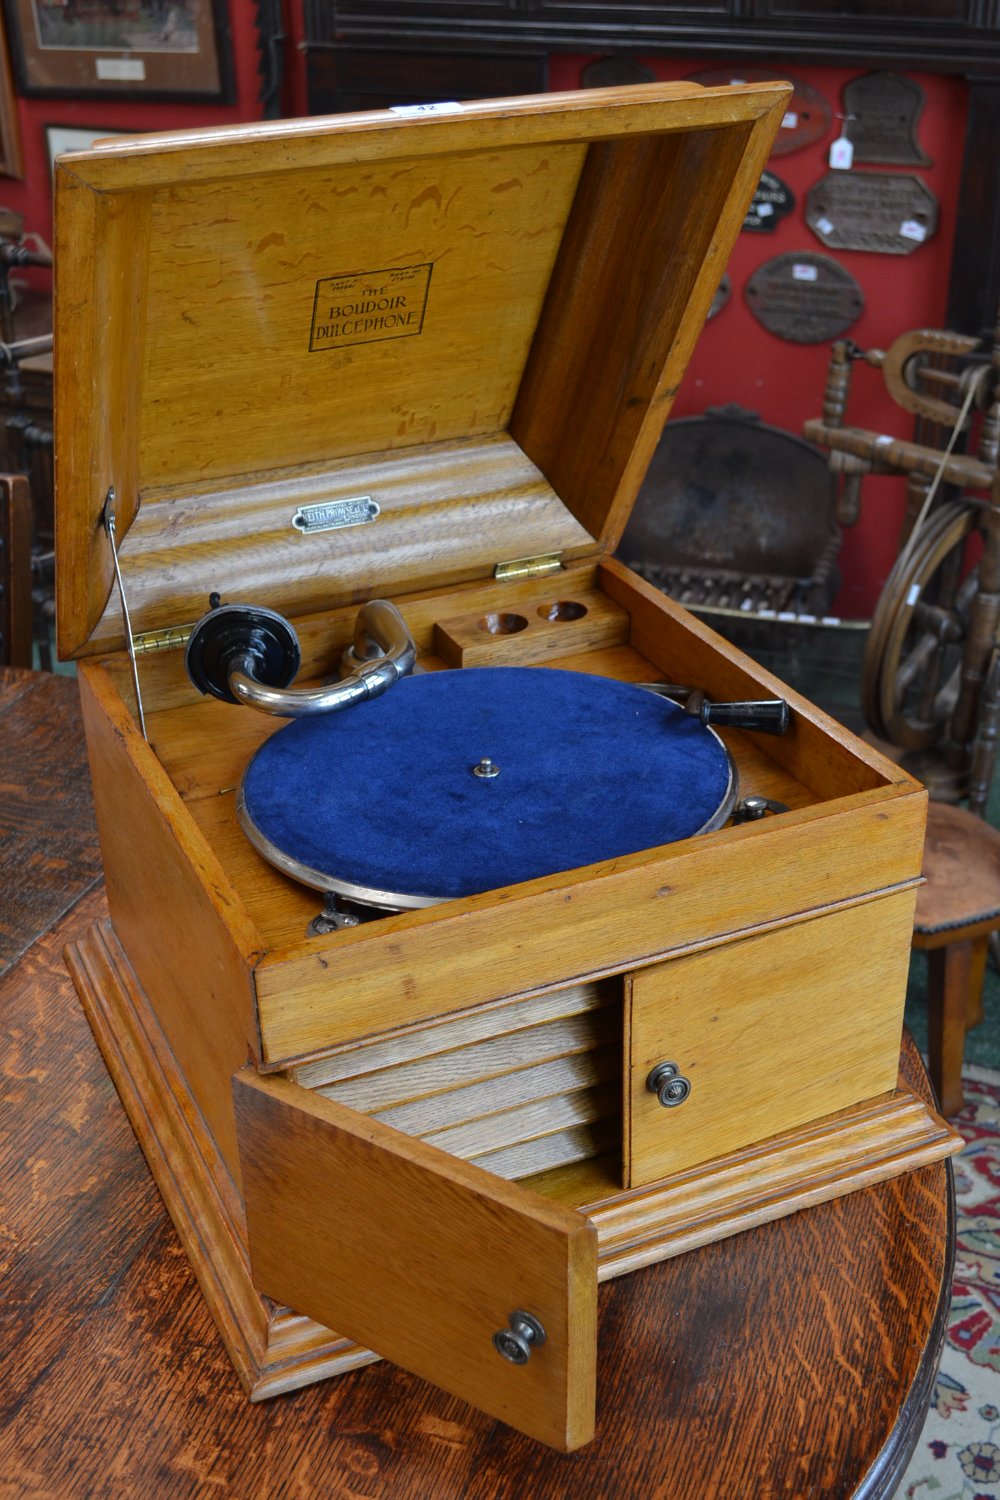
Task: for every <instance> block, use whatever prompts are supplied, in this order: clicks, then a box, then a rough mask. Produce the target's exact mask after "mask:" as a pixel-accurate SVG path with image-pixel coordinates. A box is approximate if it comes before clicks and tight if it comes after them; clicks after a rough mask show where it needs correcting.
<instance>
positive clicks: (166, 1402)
mask: <svg viewBox="0 0 1000 1500" xmlns="http://www.w3.org/2000/svg"><path fill="white" fill-rule="evenodd" d="M81 745H82V741H81V731H80V723H79V716H78V712H77V709H76V700H75V685H74V684H73V683H72V681H71V680H69V679H58V678H52V677H44V676H42V675H41V674H38V675H33V674H28V673H16V672H11V671H5V672H0V766H2V770H0V859H2V866H0V868H2V875H0V1034H2V1035H3V1037H4V1043H3V1047H2V1049H0V1330H2V1338H0V1496H2V1497H3V1500H8V1497H14V1496H30V1497H32V1500H48V1497H52V1500H56V1497H58V1500H77V1497H80V1500H83V1497H86V1500H99V1497H105V1496H106V1497H116V1500H117V1497H121V1496H129V1497H132V1496H141V1497H146V1496H161V1495H162V1496H169V1497H170V1500H184V1497H187V1496H191V1497H195V1496H198V1497H201V1496H208V1495H212V1496H218V1497H220V1500H228V1497H232V1500H264V1497H267V1500H278V1497H282V1496H289V1497H301V1500H312V1497H319V1496H324V1497H326V1496H344V1497H352V1500H361V1497H365V1500H383V1497H386V1500H389V1497H402V1496H405V1497H410V1496H419V1497H423V1496H432V1495H433V1496H434V1497H435V1500H450V1497H454V1500H458V1497H462V1500H485V1497H491V1500H493V1497H509V1500H523V1497H527V1496H530V1497H532V1500H549V1497H553V1500H554V1497H567V1500H569V1497H571V1496H572V1497H587V1500H590V1497H601V1500H619V1497H622V1500H623V1497H627V1496H636V1497H639V1496H642V1497H644V1500H655V1497H661V1496H662V1497H666V1496H670V1497H672V1500H712V1497H716V1496H718V1497H727V1500H728V1497H732V1496H741V1497H744V1496H745V1497H747V1500H765V1497H769V1496H779V1495H781V1496H792V1497H817V1500H818V1497H823V1500H837V1497H846V1496H849V1495H855V1496H863V1497H866V1500H874V1497H882V1496H888V1495H891V1494H892V1493H893V1490H894V1488H895V1486H896V1484H897V1482H898V1480H899V1478H900V1475H901V1474H902V1471H903V1469H904V1467H905V1464H906V1461H907V1458H908V1457H909V1454H910V1452H911V1451H912V1448H913V1446H914V1444H915V1442H916V1440H917V1437H918V1435H919V1432H920V1429H921V1426H922V1423H923V1418H924V1415H925V1412H926V1409H927V1405H928V1401H929V1398H930V1392H931V1387H932V1384H933V1378H934V1374H935V1371H936V1367H937V1361H938V1357H939V1353H940V1346H941V1342H942V1339H943V1336H944V1327H945V1318H946V1314H947V1311H948V1306H949V1299H950V1284H951V1255H952V1248H951V1247H952V1243H953V1231H952V1213H951V1206H950V1205H951V1191H950V1181H951V1178H950V1168H949V1167H947V1166H946V1165H943V1164H938V1165H935V1166H931V1167H926V1168H924V1169H922V1170H921V1171H920V1172H917V1173H915V1174H912V1175H910V1176H908V1177H905V1178H900V1179H897V1180H895V1181H893V1182H889V1183H885V1184H882V1185H880V1186H877V1187H873V1188H869V1189H867V1190H865V1191H864V1192H860V1193H856V1194H854V1195H852V1196H850V1197H848V1198H843V1199H840V1200H838V1201H836V1202H833V1203H827V1204H823V1205H821V1206H820V1207H818V1208H815V1209H812V1210H810V1211H808V1212H806V1213H802V1214H798V1215H796V1216H794V1217H792V1218H788V1219H784V1220H781V1221H780V1222H778V1223H775V1224H770V1225H766V1226H765V1227H762V1228H760V1229H756V1230H753V1231H750V1232H749V1233H746V1234H744V1235H741V1236H739V1237H737V1238H735V1239H731V1240H728V1241H724V1242H722V1243H720V1244H715V1245H711V1246H709V1247H707V1248H706V1249H702V1250H698V1251H696V1252H694V1253H692V1254H689V1255H686V1256H681V1257H679V1258H677V1259H675V1260H672V1261H667V1262H664V1263H662V1264H660V1265H658V1266H654V1267H651V1268H650V1269H647V1270H644V1271H641V1272H638V1273H636V1274H634V1275H631V1276H626V1277H622V1278H620V1279H619V1280H617V1281H614V1282H611V1283H608V1284H607V1285H605V1286H603V1287H602V1288H601V1290H600V1324H599V1376H598V1429H597V1436H596V1438H595V1440H594V1441H593V1442H592V1443H591V1444H589V1445H588V1446H587V1447H586V1448H584V1449H582V1450H581V1451H580V1452H578V1453H576V1454H573V1455H571V1456H569V1457H566V1456H563V1455H559V1454H556V1453H554V1452H551V1451H549V1450H548V1449H545V1448H543V1447H541V1446H540V1445H539V1444H537V1443H535V1442H532V1441H530V1440H529V1439H527V1438H522V1437H520V1436H518V1435H517V1434H514V1433H512V1432H511V1431H510V1430H508V1429H507V1428H505V1427H504V1426H502V1425H501V1424H500V1423H498V1422H495V1421H493V1420H492V1419H490V1418H488V1417H485V1416H482V1415H480V1414H479V1413H477V1412H475V1411H473V1410H472V1409H470V1408H469V1407H467V1406H465V1405H464V1404H463V1403H462V1402H460V1401H458V1400H455V1399H454V1398H452V1397H449V1396H446V1395H443V1394H442V1393H440V1392H438V1391H437V1390H435V1389H433V1388H432V1387H430V1386H428V1385H426V1384H424V1383H423V1382H422V1381H419V1380H417V1379H416V1378H414V1377H411V1376H409V1375H406V1374H404V1373H402V1372H401V1371H399V1370H395V1369H393V1368H392V1367H390V1366H389V1365H386V1364H375V1365H371V1366H369V1367H367V1368H365V1369H362V1370H359V1371H356V1372H354V1373H353V1374H350V1375H346V1376H342V1377H340V1378H339V1379H337V1380H335V1381H332V1382H328V1383H326V1384H323V1385H318V1386H312V1387H310V1388H309V1389H307V1390H304V1391H300V1392H298V1393H296V1394H293V1395H291V1396H284V1397H280V1398H278V1399H277V1400H275V1401H272V1402H269V1403H267V1404H264V1405H261V1406H251V1405H249V1404H248V1403H247V1401H246V1399H245V1398H244V1396H243V1393H242V1391H241V1389H240V1387H239V1385H238V1383H237V1380H236V1377H235V1375H234V1374H233V1372H232V1368H231V1367H230V1365H229V1362H228V1360H227V1358H226V1356H225V1354H224V1352H223V1349H222V1345H221V1342H220V1340H219V1338H218V1336H217V1335H216V1333H215V1329H214V1326H213V1324H212V1322H211V1320H210V1318H209V1316H208V1313H207V1311H206V1309H205V1306H204V1304H203V1303H202V1301H201V1298H200V1295H199V1293H198V1290H197V1286H196V1285H195V1282H194V1278H193V1276H192V1273H191V1271H190V1270H189V1268H188V1265H187V1262H186V1260H185V1259H184V1257H183V1254H182V1252H181V1250H180V1246H179V1244H178V1242H177V1239H176V1237H175V1235H174V1232H173V1229H172V1227H171V1225H170V1222H169V1220H168V1219H167V1217H166V1214H165V1211H164V1209H163V1206H162V1204H161V1202H160V1199H159V1196H158V1194H157V1191H156V1188H155V1186H154V1185H153V1182H152V1179H151V1178H150V1176H149V1173H148V1171H147V1170H146V1167H145V1164H144V1162H143V1159H142V1156H141V1154H140V1152H139V1149H138V1146H137V1145H136V1142H135V1139H134V1137H133V1135H132V1132H131V1130H130V1128H129V1125H128V1122H127V1120H126V1118H125V1115H124V1112H123V1111H122V1108H121V1106H120V1104H119V1103H118V1099H117V1096H116V1095H115V1092H114V1089H113V1087H112V1085H111V1083H110V1081H109V1079H108V1076H107V1074H106V1072H105V1070H104V1066H103V1063H102V1061H101V1058H100V1056H99V1054H98V1052H97V1049H96V1047H95V1045H94V1043H93V1041H92V1039H91V1037H90V1033H89V1031H88V1029H87V1025H86V1022H85V1021H84V1018H83V1015H82V1012H81V1011H80V1008H79V1006H78V1004H77V1001H76V996H75V993H74V991H73V987H72V985H71V984H70V981H69V979H68V977H67V975H66V973H65V971H64V968H63V964H62V950H63V948H64V946H65V945H66V943H67V942H71V941H73V940H74V939H75V938H76V937H78V936H79V935H80V934H81V933H82V932H83V931H84V930H85V929H86V927H87V926H88V925H89V924H90V923H91V922H92V921H94V920H95V918H97V917H99V916H101V915H102V913H103V911H104V906H103V895H102V892H101V888H100V885H99V883H98V880H99V875H98V868H99V867H98V863H97V854H96V845H95V840H94V829H93V814H92V810H91V808H90V804H89V800H88V796H87V781H86V771H85V763H84V758H83V754H82V748H81ZM176 937H177V941H179V942H183V940H184V935H183V933H178V934H177V935H176ZM902 1066H903V1068H904V1069H905V1070H906V1071H907V1073H908V1075H909V1076H910V1077H911V1078H912V1079H916V1080H918V1081H919V1083H920V1086H921V1087H923V1088H925V1089H926V1079H925V1078H924V1076H923V1073H922V1070H921V1068H920V1064H919V1060H918V1058H917V1055H916V1053H915V1050H914V1048H913V1045H912V1043H911V1042H909V1041H907V1042H906V1044H905V1046H904V1049H903V1058H902Z"/></svg>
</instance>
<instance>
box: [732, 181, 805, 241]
mask: <svg viewBox="0 0 1000 1500" xmlns="http://www.w3.org/2000/svg"><path fill="white" fill-rule="evenodd" d="M794 207H795V194H794V193H793V192H792V190H791V188H790V187H789V186H788V183H787V182H782V180H781V178H780V177H779V176H778V175H777V174H776V173H775V172H762V173H761V174H760V182H758V184H757V191H756V192H755V193H754V195H753V202H752V203H751V204H750V207H749V208H748V209H747V216H746V218H745V219H744V220H743V228H744V229H752V230H754V231H755V232H756V233H757V234H770V233H771V231H772V230H774V229H776V228H777V226H778V220H779V219H783V218H784V217H785V215H786V214H790V213H791V211H792V209H793V208H794Z"/></svg>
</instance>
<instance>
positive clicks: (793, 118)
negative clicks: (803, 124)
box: [781, 109, 799, 130]
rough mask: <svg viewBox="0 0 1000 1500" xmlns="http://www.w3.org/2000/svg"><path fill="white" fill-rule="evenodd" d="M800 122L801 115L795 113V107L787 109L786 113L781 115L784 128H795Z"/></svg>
mask: <svg viewBox="0 0 1000 1500" xmlns="http://www.w3.org/2000/svg"><path fill="white" fill-rule="evenodd" d="M798 123H799V117H798V115H797V114H796V113H795V111H794V109H788V110H786V111H785V113H784V114H783V115H782V117H781V128H782V130H794V129H795V127H796V125H797V124H798Z"/></svg>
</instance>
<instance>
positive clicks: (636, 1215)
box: [66, 922, 958, 1401]
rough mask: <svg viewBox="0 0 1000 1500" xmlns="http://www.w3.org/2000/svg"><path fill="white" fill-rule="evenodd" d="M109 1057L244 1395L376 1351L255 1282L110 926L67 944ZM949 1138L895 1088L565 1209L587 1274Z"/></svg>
mask: <svg viewBox="0 0 1000 1500" xmlns="http://www.w3.org/2000/svg"><path fill="white" fill-rule="evenodd" d="M66 959H67V963H68V965H69V969H70V973H71V975H72V978H73V981H74V983H75V985H76V988H77V991H78V993H79V996H80V1000H81V1002H82V1005H83V1008H84V1010H85V1012H86V1015H87V1018H88V1020H89V1022H90V1025H91V1027H92V1029H93V1032H94V1035H95V1037H96V1039H97V1042H98V1045H99V1047H100V1049H101V1051H102V1053H103V1055H104V1058H105V1061H106V1063H107V1066H108V1069H109V1071H110V1073H111V1076H112V1078H113V1080H114V1082H115V1086H116V1087H117V1089H118V1092H119V1094H120V1096H121V1099H122V1102H123V1104H124V1106H125V1109H126V1111H127V1113H128V1116H129V1119H130V1120H131V1122H132V1126H133V1129H134V1130H135V1133H136V1136H137V1137H138V1140H139V1143H140V1145H141V1147H142V1149H143V1152H144V1153H145V1156H146V1159H147V1161H148V1163H149V1167H150V1170H151V1172H152V1174H153V1177H154V1178H155V1180H156V1183H157V1185H158V1187H159V1189H160V1192H161V1193H162V1195H163V1199H164V1202H165V1204H166V1206H167V1209H168V1211H169V1213H170V1216H171V1218H172V1220H173V1222H174V1225H175V1227H176V1229H177V1232H178V1235H179V1237H180V1239H181V1242H182V1244H183V1246H184V1249H185V1252H186V1254H187V1256H188V1259H189V1261H190V1263H191V1265H192V1267H193V1269H194V1272H195V1275H196V1276H197V1279H198V1282H199V1284H200V1286H201V1289H202V1292H203V1294H204V1296H205V1299H206V1301H207V1303H208V1306H209V1309H210V1311H211V1313H212V1316H213V1318H214V1319H215V1322H216V1324H217V1326H218V1328H219V1332H220V1333H221V1335H222V1339H223V1342H224V1343H225V1346H226V1349H227V1350H228V1353H229V1355H230V1358H231V1359H232V1361H233V1364H234V1366H235V1367H236V1370H237V1373H238V1374H239V1376H240V1379H241V1380H242V1382H243V1384H244V1386H245V1387H246V1389H247V1391H248V1393H249V1396H250V1399H251V1400H252V1401H261V1400H265V1399H267V1398H268V1397H270V1396H276V1395H279V1394H281V1393H282V1392H286V1391H290V1390H294V1389H297V1388H298V1387H300V1386H304V1385H308V1384H310V1383H312V1382H313V1381H316V1380H321V1379H324V1378H325V1377H327V1376H330V1375H337V1374H342V1373H344V1372H345V1371H348V1370H352V1369H355V1368H357V1367H358V1366H360V1365H364V1364H368V1363H370V1362H371V1361H372V1360H374V1359H376V1358H377V1356H376V1355H375V1354H373V1353H371V1352H370V1351H369V1350H366V1349H363V1348H361V1347H359V1346H358V1345H357V1344H355V1343H353V1342H351V1341H350V1340H349V1339H344V1338H341V1337H339V1336H338V1335H337V1334H335V1333H332V1332H331V1331H330V1330H329V1329H326V1328H323V1327H322V1326H321V1325H320V1324H318V1323H316V1322H314V1321H312V1320H311V1319H310V1318H306V1317H303V1316H301V1315H299V1314H298V1313H295V1312H294V1311H292V1310H290V1309H289V1308H286V1307H279V1306H276V1305H275V1304H274V1303H273V1302H271V1301H270V1300H269V1299H268V1298H266V1297H263V1296H262V1295H261V1294H260V1293H259V1292H258V1291H257V1289H256V1288H255V1287H254V1284H253V1280H252V1277H251V1272H250V1262H249V1256H248V1252H247V1248H246V1228H245V1219H244V1213H243V1205H242V1201H241V1198H240V1194H239V1190H238V1188H237V1186H236V1184H235V1183H234V1182H233V1179H232V1176H231V1174H230V1173H229V1170H228V1168H227V1166H226V1165H225V1163H224V1161H223V1160H222V1158H221V1156H220V1154H219V1152H218V1150H217V1148H216V1146H215V1144H214V1142H213V1140H212V1138H211V1135H210V1134H209V1132H208V1130H207V1129H206V1127H205V1124H204V1121H203V1119H202V1117H201V1115H200V1112H199V1110H198V1107H197V1105H196V1104H195V1102H194V1100H193V1098H192V1096H191V1094H190V1091H189V1090H188V1088H187V1086H186V1084H185V1081H184V1078H183V1076H182V1074H181V1072H180V1070H179V1068H178V1066H177V1063H176V1061H175V1059H174V1057H173V1055H172V1053H171V1051H170V1048H169V1045H168V1043H167V1041H166V1039H165V1037H164V1035H163V1032H162V1030H161V1028H160V1026H159V1023H158V1022H157V1020H156V1017H155V1016H154V1014H153V1012H152V1010H151V1008H150V1005H149V1002H148V1000H147V998H146V996H145V994H144V992H143V990H142V988H141V986H140V985H139V983H138V981H137V979H136V977H135V974H134V972H133V970H132V968H131V966H130V964H129V961H128V959H127V958H126V956H125V954H124V952H123V950H122V948H121V946H120V944H119V943H118V940H117V938H116V936H115V933H114V931H113V929H112V927H111V924H110V923H107V922H105V923H100V924H97V925H95V926H94V927H92V928H91V929H90V931H89V932H88V934H87V935H86V936H85V937H84V938H83V939H82V940H81V941H80V942H79V943H75V944H73V945H72V946H71V947H70V948H68V949H67V951H66ZM957 1140H958V1138H957V1136H956V1133H955V1131H954V1130H952V1129H951V1128H950V1127H949V1126H948V1125H947V1124H946V1123H945V1122H944V1121H943V1120H941V1119H940V1118H939V1116H938V1115H936V1114H935V1113H934V1112H933V1111H932V1110H931V1109H929V1108H928V1107H927V1106H926V1105H925V1104H924V1103H923V1102H922V1101H921V1100H919V1099H918V1098H915V1097H914V1096H913V1095H912V1094H911V1093H909V1092H908V1091H906V1090H900V1091H898V1092H894V1093H891V1094H887V1095H884V1096H882V1097H881V1098H878V1099H875V1100H869V1101H867V1102H865V1103H862V1104H858V1105H854V1106H852V1107H851V1108H849V1109H845V1110H841V1111H839V1112H837V1113H836V1114H833V1115H829V1116H827V1117H826V1118H825V1119H822V1120H819V1121H817V1122H814V1123H812V1124H810V1125H808V1126H804V1127H802V1128H800V1129H798V1130H795V1131H790V1132H787V1133H785V1134H784V1135H780V1136H774V1137H772V1138H771V1139H769V1140H767V1141H763V1142H760V1143H758V1144H757V1145H755V1146H752V1147H748V1148H745V1149H743V1150H740V1151H736V1152H733V1153H732V1154H730V1155H728V1156H724V1157H720V1158H718V1159H717V1160H715V1161H714V1162H711V1163H709V1164H708V1165H707V1166H703V1167H698V1168H695V1169H692V1170H689V1171H686V1172H682V1173H678V1174H676V1175H675V1176H673V1177H671V1178H667V1179H664V1180H662V1181H660V1182H657V1183H654V1184H652V1185H650V1186H646V1187H642V1188H637V1189H633V1190H627V1191H624V1192H622V1191H621V1190H618V1191H615V1192H614V1193H613V1194H612V1193H609V1194H608V1195H607V1197H605V1198H600V1199H596V1200H594V1201H593V1202H590V1203H580V1204H578V1206H579V1207H580V1209H581V1212H583V1213H584V1214H585V1215H586V1217H587V1218H588V1219H589V1220H590V1221H591V1222H592V1223H593V1224H594V1225H595V1227H596V1229H597V1235H598V1255H599V1272H598V1275H599V1279H600V1280H601V1281H606V1280H609V1279H610V1278H612V1277H614V1276H619V1275H622V1274H624V1273H626V1272H630V1271H634V1270H636V1269H638V1268H639V1267H641V1266H645V1265H650V1264H652V1263H654V1262H656V1261H660V1260H665V1259H667V1258H669V1257H670V1256H674V1255H679V1254H681V1253H683V1252H684V1251H687V1250H692V1249H695V1248H696V1247H697V1246H699V1245H704V1244H708V1243H710V1242H712V1241H714V1240H719V1239H724V1238H726V1237H727V1236H729V1235H733V1234H737V1233H739V1232H741V1231H742V1230H745V1229H751V1228H753V1227H754V1226H756V1225H760V1224H764V1223H767V1222H768V1221H770V1220H772V1219H778V1218H781V1217H783V1216H784V1215H786V1214H791V1213H794V1212H795V1211H796V1210H798V1209H800V1208H807V1207H809V1206H811V1205H813V1204H817V1203H821V1202H824V1201H826V1200H828V1199H831V1198H837V1197H840V1196H841V1195H843V1194H845V1193H849V1192H852V1191H854V1190H855V1189H857V1188H864V1187H868V1186H871V1185H872V1184H874V1183H876V1182H881V1181H884V1180H885V1179H887V1178H890V1177H894V1176H896V1175H898V1174H900V1173H902V1172H906V1171H909V1170H911V1169H913V1168H916V1167H921V1166H924V1165H927V1164H928V1163H930V1162H934V1161H938V1160H941V1159H942V1158H944V1157H946V1156H949V1155H951V1154H952V1153H953V1152H954V1150H955V1149H956V1142H957Z"/></svg>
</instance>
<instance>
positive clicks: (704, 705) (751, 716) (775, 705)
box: [684, 693, 788, 734]
mask: <svg viewBox="0 0 1000 1500" xmlns="http://www.w3.org/2000/svg"><path fill="white" fill-rule="evenodd" d="M684 711H685V713H689V714H691V715H693V717H695V718H697V719H700V721H701V722H702V724H711V726H712V727H713V729H752V730H754V731H755V732H756V733H757V734H784V733H785V731H786V729H787V728H788V704H787V703H786V702H785V700H784V698H762V699H760V700H758V701H756V702H754V701H753V700H751V701H749V702H746V703H712V702H710V701H709V699H708V698H706V697H705V695H704V693H692V694H691V696H690V697H689V698H688V700H687V703H686V704H685V705H684Z"/></svg>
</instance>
